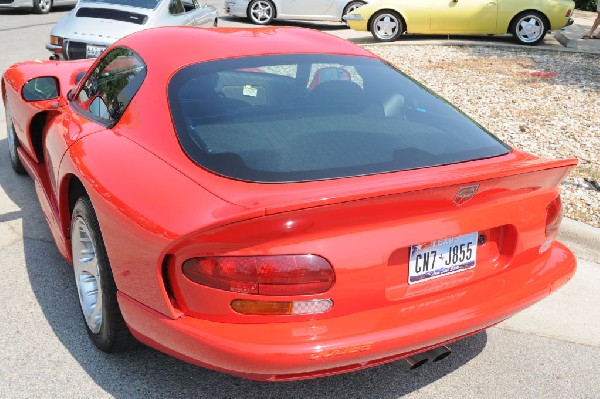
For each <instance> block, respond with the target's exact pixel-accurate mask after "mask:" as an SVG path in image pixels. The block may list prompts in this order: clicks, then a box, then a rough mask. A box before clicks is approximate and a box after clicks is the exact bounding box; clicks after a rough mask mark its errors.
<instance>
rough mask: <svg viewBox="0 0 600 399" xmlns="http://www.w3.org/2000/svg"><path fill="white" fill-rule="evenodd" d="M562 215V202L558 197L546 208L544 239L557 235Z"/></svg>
mask: <svg viewBox="0 0 600 399" xmlns="http://www.w3.org/2000/svg"><path fill="white" fill-rule="evenodd" d="M562 215H563V212H562V202H561V200H560V197H556V198H555V199H554V201H552V202H551V203H550V204H549V205H548V207H547V208H546V237H551V236H554V235H555V234H556V233H558V229H559V227H560V222H561V221H562Z"/></svg>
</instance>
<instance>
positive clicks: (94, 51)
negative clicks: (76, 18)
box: [85, 44, 106, 58]
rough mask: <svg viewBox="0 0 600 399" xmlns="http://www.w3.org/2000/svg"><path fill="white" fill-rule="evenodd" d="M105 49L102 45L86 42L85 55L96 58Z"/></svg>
mask: <svg viewBox="0 0 600 399" xmlns="http://www.w3.org/2000/svg"><path fill="white" fill-rule="evenodd" d="M104 50H106V47H104V46H93V45H91V44H88V45H86V46H85V57H86V58H96V57H99V56H100V54H102V52H103V51H104Z"/></svg>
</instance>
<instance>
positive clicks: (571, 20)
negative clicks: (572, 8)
mask: <svg viewBox="0 0 600 399" xmlns="http://www.w3.org/2000/svg"><path fill="white" fill-rule="evenodd" d="M574 22H575V20H574V19H573V18H569V20H568V21H567V23H566V24H565V26H563V28H566V27H567V26H571V25H573V23H574Z"/></svg>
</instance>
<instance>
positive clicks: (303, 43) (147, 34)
mask: <svg viewBox="0 0 600 399" xmlns="http://www.w3.org/2000/svg"><path fill="white" fill-rule="evenodd" d="M115 45H116V46H125V47H129V48H131V49H133V50H134V51H136V52H137V53H138V54H139V55H140V56H141V57H142V59H144V61H145V62H146V63H147V65H148V66H149V67H153V66H160V67H163V68H166V69H169V70H171V71H173V70H177V69H179V68H181V67H183V66H185V65H189V64H195V63H198V62H204V61H210V60H217V59H226V58H236V57H243V56H258V55H273V54H340V55H356V56H366V57H375V56H374V55H373V54H372V53H370V52H368V51H366V50H364V49H363V48H361V47H359V46H357V45H355V44H353V43H350V42H348V41H346V40H344V39H340V38H338V37H336V36H333V35H330V34H327V33H322V32H319V31H316V30H312V29H305V28H295V27H266V28H198V27H161V28H154V29H147V30H143V31H140V32H136V33H133V34H131V35H129V36H127V37H125V38H123V39H121V40H119V41H118V42H117V43H116V44H115Z"/></svg>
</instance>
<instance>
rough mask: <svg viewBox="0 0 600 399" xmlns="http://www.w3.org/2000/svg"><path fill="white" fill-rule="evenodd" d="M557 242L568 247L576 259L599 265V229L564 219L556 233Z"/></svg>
mask: <svg viewBox="0 0 600 399" xmlns="http://www.w3.org/2000/svg"><path fill="white" fill-rule="evenodd" d="M558 240H559V241H561V242H563V243H564V244H565V245H566V246H567V247H569V249H571V250H572V251H573V252H574V253H575V255H576V256H577V257H578V258H582V259H586V260H589V261H592V262H594V263H599V264H600V228H598V227H593V226H590V225H588V224H585V223H583V222H578V221H577V220H573V219H568V218H564V219H563V220H562V223H561V225H560V230H559V232H558Z"/></svg>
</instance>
